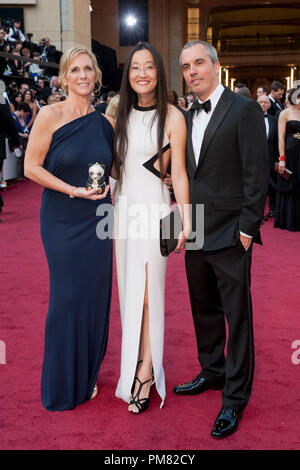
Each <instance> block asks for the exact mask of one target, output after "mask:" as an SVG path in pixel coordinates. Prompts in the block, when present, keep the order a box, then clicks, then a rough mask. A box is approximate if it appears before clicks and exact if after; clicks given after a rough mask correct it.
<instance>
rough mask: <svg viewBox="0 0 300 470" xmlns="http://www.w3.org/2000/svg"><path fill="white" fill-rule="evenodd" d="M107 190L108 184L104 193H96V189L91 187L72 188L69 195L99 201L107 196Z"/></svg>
mask: <svg viewBox="0 0 300 470" xmlns="http://www.w3.org/2000/svg"><path fill="white" fill-rule="evenodd" d="M108 191H109V185H107V186H106V188H105V191H104V193H102V194H98V193H97V189H91V190H89V191H88V190H87V189H86V188H81V187H79V188H73V189H72V191H71V193H70V197H71V198H73V197H74V198H76V197H81V198H82V199H91V200H92V201H100V200H101V199H105V198H106V196H107V193H108Z"/></svg>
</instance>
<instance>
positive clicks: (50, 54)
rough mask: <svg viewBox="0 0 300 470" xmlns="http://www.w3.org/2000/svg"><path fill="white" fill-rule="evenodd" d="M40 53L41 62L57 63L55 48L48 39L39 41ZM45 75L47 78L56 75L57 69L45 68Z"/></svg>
mask: <svg viewBox="0 0 300 470" xmlns="http://www.w3.org/2000/svg"><path fill="white" fill-rule="evenodd" d="M40 52H41V61H43V62H55V63H56V62H57V60H56V54H57V53H56V47H55V46H53V45H52V44H51V42H50V39H49V38H43V39H41V41H40ZM45 74H46V76H47V77H50V76H52V75H57V69H52V68H51V67H47V68H46V69H45Z"/></svg>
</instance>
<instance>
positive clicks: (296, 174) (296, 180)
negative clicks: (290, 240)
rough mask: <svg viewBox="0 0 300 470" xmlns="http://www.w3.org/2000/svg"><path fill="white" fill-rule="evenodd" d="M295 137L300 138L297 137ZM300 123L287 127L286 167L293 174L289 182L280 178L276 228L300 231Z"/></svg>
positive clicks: (291, 123) (292, 123) (294, 122)
mask: <svg viewBox="0 0 300 470" xmlns="http://www.w3.org/2000/svg"><path fill="white" fill-rule="evenodd" d="M295 135H296V136H297V137H298V138H297V137H295ZM299 137H300V121H298V120H290V121H288V122H287V125H286V137H285V155H286V167H287V168H288V169H289V170H291V171H292V172H293V174H292V175H291V177H290V178H289V180H287V181H286V180H285V179H284V178H282V176H280V175H279V176H278V180H277V191H278V192H277V197H276V212H275V221H274V227H278V228H282V229H287V230H291V231H294V230H297V231H299V230H300V139H299Z"/></svg>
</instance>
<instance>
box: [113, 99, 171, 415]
mask: <svg viewBox="0 0 300 470" xmlns="http://www.w3.org/2000/svg"><path fill="white" fill-rule="evenodd" d="M154 113H155V109H153V108H140V107H138V106H137V107H134V108H133V109H132V110H131V113H130V115H129V121H128V127H127V132H128V149H127V154H126V159H125V165H124V170H123V176H122V185H121V187H120V186H119V185H117V188H116V193H115V203H116V204H115V253H116V266H117V276H118V289H119V301H120V310H121V322H122V351H121V373H120V378H119V382H118V386H117V390H116V396H117V397H118V398H121V399H123V400H124V401H125V402H127V403H129V402H130V399H131V388H132V385H133V380H134V376H135V371H136V365H137V361H138V359H139V358H138V354H139V344H140V334H141V324H142V318H143V303H144V294H145V281H146V267H147V269H148V302H149V327H150V343H151V352H152V362H153V370H154V376H155V384H156V389H157V391H158V394H159V395H160V397H161V400H162V401H161V406H162V405H163V403H164V400H165V396H166V386H165V374H164V369H163V350H164V302H165V274H166V267H167V258H165V257H163V256H162V255H161V253H160V242H159V217H163V216H165V215H166V214H168V213H169V212H170V195H169V191H168V189H167V187H166V186H165V185H164V184H163V183H162V181H161V179H160V178H159V172H158V171H157V170H156V169H155V168H154V163H155V161H156V160H157V158H158V155H157V152H158V149H157V119H155V120H154V121H153V118H154ZM163 145H164V149H163V150H164V152H165V151H166V150H168V148H169V147H170V146H169V144H168V139H167V135H166V133H165V137H164V143H163ZM126 205H127V207H126Z"/></svg>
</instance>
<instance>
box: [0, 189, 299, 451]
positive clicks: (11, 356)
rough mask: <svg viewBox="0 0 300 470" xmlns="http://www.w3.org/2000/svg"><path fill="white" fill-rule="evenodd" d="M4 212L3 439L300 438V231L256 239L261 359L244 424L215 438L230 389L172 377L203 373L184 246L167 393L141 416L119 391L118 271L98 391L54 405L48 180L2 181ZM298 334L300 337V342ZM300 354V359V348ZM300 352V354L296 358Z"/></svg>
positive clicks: (0, 300)
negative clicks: (50, 392) (42, 217)
mask: <svg viewBox="0 0 300 470" xmlns="http://www.w3.org/2000/svg"><path fill="white" fill-rule="evenodd" d="M4 197H5V207H4V210H3V214H2V215H1V218H2V220H3V223H2V224H0V263H1V282H0V310H1V316H0V321H1V323H0V341H1V342H2V343H0V345H2V346H3V342H4V343H5V346H6V364H3V363H2V364H1V362H4V357H3V354H2V358H1V356H0V448H1V449H2V450H3V449H8V450H11V449H28V450H29V449H106V450H118V449H143V450H147V449H150V450H159V449H163V450H180V449H182V450H197V449H215V450H218V449H219V450H224V449H228V450H230V449H233V450H238V449H240V450H246V449H257V450H259V449H268V450H276V449H278V450H281V449H290V450H292V449H299V430H298V428H299V426H298V423H299V415H300V400H299V397H300V380H299V379H300V364H299V365H296V364H293V362H292V354H293V352H295V351H294V350H293V349H292V343H293V342H294V341H296V340H300V318H299V312H300V289H299V286H300V233H289V232H286V231H282V230H279V229H274V228H273V227H272V222H271V221H268V222H266V223H265V224H264V226H263V230H262V231H263V239H264V244H265V245H264V247H259V246H256V247H255V248H254V260H253V262H254V263H253V280H252V292H253V304H254V327H255V344H256V370H255V378H254V386H253V394H252V397H251V400H250V402H249V405H248V407H247V408H246V410H245V412H244V416H243V420H242V421H241V424H240V429H239V431H238V432H237V433H236V434H235V435H233V436H231V437H229V438H227V439H225V440H223V441H215V440H213V439H212V438H211V437H210V431H211V428H212V425H213V422H214V420H215V417H216V414H217V412H218V410H219V407H220V404H221V402H220V392H217V391H209V392H206V393H205V394H203V395H200V396H195V397H176V396H174V395H173V394H172V387H173V386H174V385H176V384H177V383H179V382H182V381H186V380H187V379H190V378H192V377H193V376H194V375H196V374H197V373H198V369H199V366H198V363H197V354H196V343H195V338H194V332H193V324H192V316H191V311H190V306H189V301H188V293H187V285H186V280H185V273H184V258H183V255H180V256H176V255H172V256H171V257H170V260H169V266H168V273H167V288H166V292H167V297H166V347H165V370H166V379H167V400H166V405H165V406H164V408H163V409H162V410H160V409H159V404H160V400H159V398H158V396H157V395H156V392H154V393H153V394H152V400H151V403H150V407H149V410H148V411H147V412H146V413H143V414H142V415H141V416H133V415H131V414H129V413H128V412H127V410H126V404H125V403H123V402H121V401H120V400H118V399H117V398H115V396H114V393H115V388H116V385H117V380H118V373H119V361H120V342H121V328H120V321H119V307H118V296H117V286H116V279H115V276H114V290H113V301H112V311H111V324H110V335H109V344H108V351H107V355H106V357H105V360H104V363H103V366H102V369H101V371H100V377H99V386H100V393H99V395H98V397H97V398H96V400H94V401H92V402H88V403H86V404H84V405H81V406H78V407H77V408H76V409H75V410H72V411H65V412H55V413H51V412H47V411H46V410H44V408H43V406H42V404H41V401H40V374H41V366H42V359H43V335H44V324H45V318H46V313H47V304H48V270H47V265H46V260H45V256H44V252H43V248H42V243H41V240H40V233H39V207H40V198H41V189H40V187H38V186H37V185H35V184H33V183H31V182H28V181H27V182H20V183H18V184H17V185H16V187H15V188H13V189H10V190H7V191H6V192H5V193H4ZM299 344H300V343H299ZM298 349H300V346H298ZM295 357H296V358H298V359H300V351H299V354H298V355H297V353H296V354H295ZM298 362H299V361H298Z"/></svg>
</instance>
